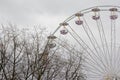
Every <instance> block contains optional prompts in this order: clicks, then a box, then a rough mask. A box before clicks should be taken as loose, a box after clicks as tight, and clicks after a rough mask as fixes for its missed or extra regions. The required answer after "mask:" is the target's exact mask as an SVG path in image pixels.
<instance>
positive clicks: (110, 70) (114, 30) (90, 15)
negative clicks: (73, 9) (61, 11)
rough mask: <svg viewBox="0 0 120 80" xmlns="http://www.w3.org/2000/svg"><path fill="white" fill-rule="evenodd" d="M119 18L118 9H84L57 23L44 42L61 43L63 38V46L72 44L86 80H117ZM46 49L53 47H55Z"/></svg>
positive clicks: (119, 50)
mask: <svg viewBox="0 0 120 80" xmlns="http://www.w3.org/2000/svg"><path fill="white" fill-rule="evenodd" d="M119 16H120V7H119V6H95V7H91V8H88V9H84V10H81V11H79V12H77V13H75V14H73V15H72V16H70V17H69V18H67V19H66V20H65V21H63V22H62V23H60V25H59V26H58V28H57V29H56V30H55V31H54V33H53V34H52V35H51V36H49V37H48V38H49V39H52V40H54V39H57V38H59V39H60V40H61V42H64V39H65V38H66V39H67V40H68V41H67V42H68V43H64V44H65V46H70V45H69V43H71V44H74V45H75V46H76V51H81V52H82V56H83V58H84V62H83V65H84V68H83V69H84V73H85V74H86V76H87V79H89V80H120V17H119ZM58 36H60V37H58ZM50 46H51V48H52V47H55V44H50ZM62 46H63V47H64V45H62Z"/></svg>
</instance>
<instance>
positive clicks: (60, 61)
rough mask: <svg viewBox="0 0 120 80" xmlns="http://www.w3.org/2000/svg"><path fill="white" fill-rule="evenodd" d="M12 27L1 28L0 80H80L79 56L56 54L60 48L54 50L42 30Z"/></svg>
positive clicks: (81, 79) (82, 79)
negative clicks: (64, 56) (65, 57)
mask: <svg viewBox="0 0 120 80" xmlns="http://www.w3.org/2000/svg"><path fill="white" fill-rule="evenodd" d="M15 26H16V25H9V26H8V27H5V26H3V25H2V30H1V31H0V80H84V75H83V74H82V70H81V69H82V68H81V60H82V58H81V56H79V57H78V56H75V55H74V56H73V55H70V56H69V57H68V58H67V59H64V58H62V57H61V56H60V55H58V54H59V53H62V52H61V49H62V48H61V46H60V45H58V46H56V47H55V44H53V43H51V42H52V41H51V40H50V39H47V37H46V32H45V30H44V29H42V28H40V29H38V28H37V29H36V28H34V30H33V31H29V30H25V29H18V28H16V27H15ZM52 38H55V37H53V36H52ZM53 47H55V48H53ZM51 48H53V49H51ZM63 51H64V50H63ZM66 53H69V54H73V53H72V52H71V51H69V50H68V52H66Z"/></svg>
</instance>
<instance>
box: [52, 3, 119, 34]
mask: <svg viewBox="0 0 120 80" xmlns="http://www.w3.org/2000/svg"><path fill="white" fill-rule="evenodd" d="M103 7H104V8H120V6H114V5H101V6H93V7H90V8H86V9H82V10H80V11H78V12H76V13H82V14H87V13H90V12H92V11H91V9H94V8H103ZM86 10H90V11H88V12H84V11H86ZM100 11H109V10H108V9H107V10H104V9H103V10H100ZM116 12H119V13H120V10H118V11H116ZM76 13H75V14H76ZM75 14H72V15H71V16H70V17H68V18H66V19H65V20H64V21H63V22H62V23H67V22H69V21H70V20H72V19H74V18H75V17H76V16H75ZM60 27H61V25H59V26H58V27H57V28H56V29H55V30H54V32H53V33H52V34H51V35H54V34H55V33H56V32H57V30H59V28H60Z"/></svg>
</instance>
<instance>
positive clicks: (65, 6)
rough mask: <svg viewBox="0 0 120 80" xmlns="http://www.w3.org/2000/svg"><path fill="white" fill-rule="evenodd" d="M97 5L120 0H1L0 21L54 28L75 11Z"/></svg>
mask: <svg viewBox="0 0 120 80" xmlns="http://www.w3.org/2000/svg"><path fill="white" fill-rule="evenodd" d="M96 5H117V6H119V5H120V0H0V23H6V22H12V23H15V24H18V25H38V24H40V25H42V26H45V27H49V28H51V29H53V28H55V27H57V26H58V25H59V23H60V22H62V21H63V20H65V19H66V18H67V17H69V16H71V15H72V14H74V13H75V12H78V11H80V10H82V9H85V8H88V7H92V6H96Z"/></svg>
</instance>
